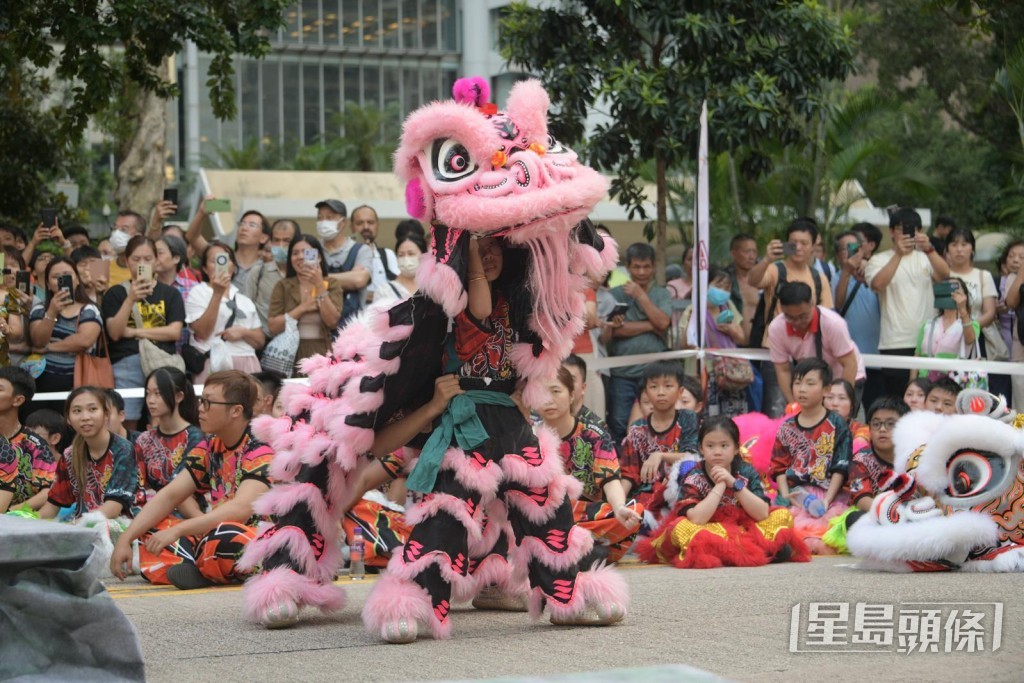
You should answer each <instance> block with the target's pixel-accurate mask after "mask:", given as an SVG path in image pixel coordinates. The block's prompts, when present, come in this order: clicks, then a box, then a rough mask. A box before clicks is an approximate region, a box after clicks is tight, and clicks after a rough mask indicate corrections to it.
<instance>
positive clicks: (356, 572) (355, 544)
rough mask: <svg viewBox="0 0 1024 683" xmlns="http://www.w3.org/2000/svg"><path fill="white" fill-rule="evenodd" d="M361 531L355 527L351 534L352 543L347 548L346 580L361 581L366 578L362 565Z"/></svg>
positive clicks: (364, 568)
mask: <svg viewBox="0 0 1024 683" xmlns="http://www.w3.org/2000/svg"><path fill="white" fill-rule="evenodd" d="M364 548H365V543H364V541H363V530H362V529H360V528H359V527H356V529H355V531H354V532H353V533H352V542H351V543H350V544H349V546H348V578H349V579H351V580H352V581H362V580H363V577H365V576H366V567H365V566H364V565H363V550H364Z"/></svg>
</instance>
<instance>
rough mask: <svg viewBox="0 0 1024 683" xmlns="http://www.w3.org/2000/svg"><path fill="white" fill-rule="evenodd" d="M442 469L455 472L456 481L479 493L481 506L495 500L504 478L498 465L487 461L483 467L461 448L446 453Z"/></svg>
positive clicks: (451, 449)
mask: <svg viewBox="0 0 1024 683" xmlns="http://www.w3.org/2000/svg"><path fill="white" fill-rule="evenodd" d="M441 469H443V470H452V471H454V472H455V480H456V481H458V482H459V483H460V484H462V485H463V486H465V487H466V488H467V489H469V490H470V491H476V492H477V493H479V494H480V495H481V500H480V504H481V505H485V504H487V502H489V501H490V500H491V499H493V498H494V496H495V495H496V494H497V491H498V485H499V484H500V483H501V480H502V478H503V475H502V471H501V467H500V466H499V465H498V463H496V462H491V461H487V463H486V465H481V464H480V463H479V462H477V461H476V460H475V459H473V457H472V456H471V455H467V454H466V452H465V451H463V450H462V449H461V448H449V449H448V450H447V451H445V454H444V460H443V461H442V462H441Z"/></svg>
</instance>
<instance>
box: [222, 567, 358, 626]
mask: <svg viewBox="0 0 1024 683" xmlns="http://www.w3.org/2000/svg"><path fill="white" fill-rule="evenodd" d="M282 602H289V603H292V604H294V605H296V606H298V607H302V606H303V605H310V606H311V607H318V608H320V610H321V611H323V612H325V613H328V614H331V613H336V612H340V611H341V610H343V609H344V608H345V602H346V595H345V589H344V588H342V587H340V586H335V585H333V584H330V583H328V584H321V583H318V582H316V581H313V580H312V579H309V578H308V577H305V576H303V575H301V574H297V573H296V572H293V571H292V570H290V569H287V568H286V567H276V568H274V569H271V570H270V571H269V572H265V573H263V574H257V575H255V576H252V577H250V578H249V579H248V580H247V581H246V582H245V586H244V587H243V588H242V603H243V605H244V612H245V618H246V619H248V620H249V621H255V622H258V621H260V619H261V618H262V616H263V613H264V612H266V610H267V609H268V608H272V607H275V606H277V605H278V604H280V603H282Z"/></svg>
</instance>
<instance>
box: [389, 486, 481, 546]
mask: <svg viewBox="0 0 1024 683" xmlns="http://www.w3.org/2000/svg"><path fill="white" fill-rule="evenodd" d="M442 510H443V511H445V512H447V513H448V514H450V515H451V516H452V517H455V519H457V520H459V522H460V523H461V524H462V526H464V527H465V528H466V532H467V533H468V534H469V537H470V538H480V522H479V521H477V519H476V518H475V517H474V516H473V515H471V514H470V513H469V508H468V507H467V506H466V501H464V500H462V499H461V498H456V497H455V496H450V495H448V494H446V493H431V494H430V495H428V496H427V497H426V498H425V499H424V500H422V501H421V502H419V503H416V504H415V505H413V506H412V507H411V508H409V509H408V510H407V511H406V513H405V521H406V522H408V523H409V524H412V525H416V524H420V523H421V522H423V521H425V520H427V519H429V518H430V517H434V516H435V515H437V513H438V512H441V511H442Z"/></svg>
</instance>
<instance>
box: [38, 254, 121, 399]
mask: <svg viewBox="0 0 1024 683" xmlns="http://www.w3.org/2000/svg"><path fill="white" fill-rule="evenodd" d="M43 281H44V282H45V283H46V298H45V299H44V300H43V301H42V302H40V303H37V304H36V305H35V306H34V307H33V308H32V311H31V313H30V314H29V323H28V325H29V339H30V341H31V344H32V349H33V350H34V351H35V352H36V353H41V354H43V355H44V356H45V357H46V365H45V367H44V368H43V372H42V374H40V375H39V376H38V377H37V378H36V391H38V392H40V393H44V392H48V391H71V390H72V389H74V385H75V358H76V357H77V356H78V354H79V353H82V352H90V353H91V352H92V351H93V349H94V348H95V346H96V342H97V340H98V339H99V337H100V334H101V333H102V331H103V320H102V317H101V316H100V309H99V308H98V307H97V306H96V305H95V304H93V303H91V302H90V301H89V300H88V298H86V296H85V292H84V291H83V290H82V288H81V287H80V286H79V280H78V273H77V271H76V270H75V266H74V264H73V263H72V262H71V259H68V258H65V257H63V256H58V257H57V258H55V259H53V260H52V261H50V262H49V264H47V266H46V273H45V277H44V279H43ZM40 407H46V408H54V409H59V406H58V407H55V406H40Z"/></svg>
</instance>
